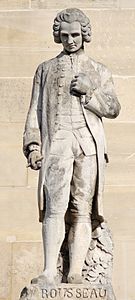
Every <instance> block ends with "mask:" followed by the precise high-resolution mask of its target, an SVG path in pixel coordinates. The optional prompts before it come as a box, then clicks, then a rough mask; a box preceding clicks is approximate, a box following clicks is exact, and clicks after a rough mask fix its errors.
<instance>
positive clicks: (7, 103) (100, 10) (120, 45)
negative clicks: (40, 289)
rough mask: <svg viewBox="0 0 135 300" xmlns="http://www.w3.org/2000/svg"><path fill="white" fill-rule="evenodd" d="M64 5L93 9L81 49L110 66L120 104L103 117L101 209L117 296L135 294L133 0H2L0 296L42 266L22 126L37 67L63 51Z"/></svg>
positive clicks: (6, 298) (8, 299) (6, 297)
mask: <svg viewBox="0 0 135 300" xmlns="http://www.w3.org/2000/svg"><path fill="white" fill-rule="evenodd" d="M66 7H78V8H80V9H82V10H84V12H85V13H86V14H87V15H88V16H89V17H90V20H91V23H92V31H93V36H92V42H91V44H90V45H86V52H87V54H88V55H89V56H91V57H92V58H94V59H95V60H96V61H100V62H102V63H104V64H105V65H107V66H108V67H109V68H110V69H111V70H112V73H113V77H114V82H115V86H116V91H117V94H118V97H119V100H120V103H121V105H122V110H121V114H120V116H119V117H118V118H117V119H116V120H115V121H113V122H111V121H106V120H104V121H105V131H106V136H107V142H108V152H109V156H110V165H109V166H108V167H107V172H106V186H105V194H104V211H105V216H106V219H107V220H108V223H109V224H110V227H111V230H112V232H113V236H114V245H115V253H114V270H113V281H114V284H113V287H114V290H115V294H116V298H117V299H118V300H134V278H135V263H134V262H135V257H134V256H135V254H134V253H135V238H134V237H135V232H134V217H135V203H134V195H135V180H134V177H135V176H134V174H135V143H134V132H135V101H134V86H135V51H134V48H135V39H134V37H135V26H134V24H135V1H134V0H83V1H82V0H72V1H71V0H69V1H68V2H67V1H66V0H1V1H0V57H1V67H0V103H1V106H0V107H1V109H0V136H1V139H0V157H1V160H0V169H1V172H0V199H1V210H0V253H1V256H0V300H14V299H19V295H20V291H21V289H22V288H23V286H25V285H28V284H29V282H30V279H31V278H32V277H34V276H36V275H37V274H38V273H40V272H41V270H42V265H40V266H38V264H36V260H37V257H38V255H39V253H40V254H41V257H42V251H43V249H42V245H41V228H40V227H41V225H40V224H39V223H38V210H37V199H36V195H37V192H36V186H37V173H36V172H34V171H31V170H28V169H27V168H26V161H25V158H24V157H23V154H22V134H23V127H24V122H25V118H26V113H27V110H28V105H29V100H30V93H31V85H32V78H33V75H34V72H35V69H36V67H37V65H38V64H40V63H41V62H42V61H44V60H48V59H49V58H52V57H54V56H56V55H57V54H58V53H59V52H60V49H61V46H60V45H54V43H53V37H52V20H53V18H54V17H55V15H56V13H57V11H59V10H60V9H64V8H66ZM40 261H41V260H40ZM41 263H42V262H41ZM22 270H23V271H22Z"/></svg>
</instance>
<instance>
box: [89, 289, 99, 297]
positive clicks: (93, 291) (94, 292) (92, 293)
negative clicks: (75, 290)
mask: <svg viewBox="0 0 135 300" xmlns="http://www.w3.org/2000/svg"><path fill="white" fill-rule="evenodd" d="M93 296H94V297H93ZM97 297H98V295H97V292H96V290H95V289H92V291H91V295H90V298H97Z"/></svg>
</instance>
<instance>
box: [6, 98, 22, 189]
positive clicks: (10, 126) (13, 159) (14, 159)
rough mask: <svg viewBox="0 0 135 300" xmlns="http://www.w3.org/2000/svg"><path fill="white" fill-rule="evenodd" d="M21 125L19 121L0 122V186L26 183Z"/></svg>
mask: <svg viewBox="0 0 135 300" xmlns="http://www.w3.org/2000/svg"><path fill="white" fill-rule="evenodd" d="M5 101H6V100H5ZM1 102H2V101H1ZM10 105H11V106H12V104H10ZM3 114H4V111H3ZM23 127H24V124H23V125H22V124H20V123H19V124H15V123H0V136H1V140H0V157H1V160H0V170H1V172H0V186H5V187H9V186H16V187H17V186H26V185H27V170H26V162H25V159H24V156H23V153H22V134H23Z"/></svg>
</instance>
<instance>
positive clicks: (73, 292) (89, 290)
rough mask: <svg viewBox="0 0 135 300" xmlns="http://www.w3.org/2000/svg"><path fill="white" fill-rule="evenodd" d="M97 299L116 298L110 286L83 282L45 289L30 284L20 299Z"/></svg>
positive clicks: (109, 299)
mask: <svg viewBox="0 0 135 300" xmlns="http://www.w3.org/2000/svg"><path fill="white" fill-rule="evenodd" d="M52 298H54V299H56V300H60V299H65V300H67V299H69V298H71V299H73V300H75V299H78V298H81V299H84V298H89V299H97V300H101V299H104V300H116V298H115V296H114V294H113V291H112V288H111V287H110V286H102V285H98V286H96V285H94V284H93V285H92V286H89V285H83V284H77V285H73V284H68V285H66V284H61V285H58V286H57V287H54V288H50V289H45V288H42V287H41V288H40V287H38V286H37V285H30V286H29V287H25V288H24V289H23V291H22V293H21V297H20V300H28V299H30V300H36V299H37V300H41V299H52Z"/></svg>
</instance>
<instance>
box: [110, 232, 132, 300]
mask: <svg viewBox="0 0 135 300" xmlns="http://www.w3.org/2000/svg"><path fill="white" fill-rule="evenodd" d="M119 239H120V237H118V239H116V238H115V237H114V263H113V288H114V291H115V295H116V299H118V300H123V299H125V300H126V299H128V296H129V295H128V293H127V280H125V278H126V274H127V266H126V246H125V244H124V242H122V241H120V240H119ZM125 240H126V238H125ZM127 243H128V241H127Z"/></svg>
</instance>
